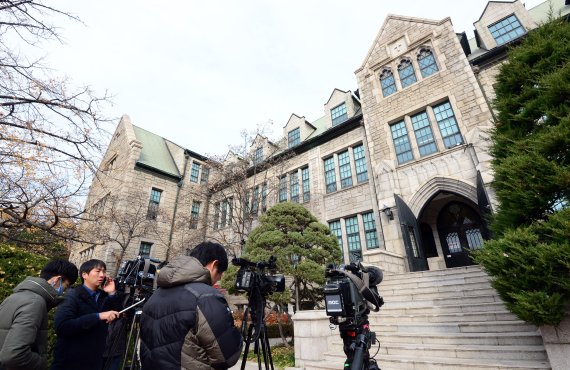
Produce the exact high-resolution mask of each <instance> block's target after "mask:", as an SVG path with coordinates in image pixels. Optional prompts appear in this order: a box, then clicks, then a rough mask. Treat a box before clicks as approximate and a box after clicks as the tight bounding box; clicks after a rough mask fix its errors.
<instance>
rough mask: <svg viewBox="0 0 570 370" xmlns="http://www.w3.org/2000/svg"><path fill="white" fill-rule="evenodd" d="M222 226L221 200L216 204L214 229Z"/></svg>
mask: <svg viewBox="0 0 570 370" xmlns="http://www.w3.org/2000/svg"><path fill="white" fill-rule="evenodd" d="M219 226H220V202H217V203H216V204H214V230H216V229H217V228H218V227H219Z"/></svg>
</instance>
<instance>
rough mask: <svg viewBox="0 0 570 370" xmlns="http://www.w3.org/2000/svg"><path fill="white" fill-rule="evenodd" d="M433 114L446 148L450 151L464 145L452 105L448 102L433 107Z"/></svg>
mask: <svg viewBox="0 0 570 370" xmlns="http://www.w3.org/2000/svg"><path fill="white" fill-rule="evenodd" d="M433 113H434V114H435V119H436V121H437V124H438V126H439V131H440V132H441V137H442V138H443V144H444V145H445V147H446V148H447V149H449V148H453V147H454V146H456V145H459V144H463V138H462V137H461V132H459V126H457V121H456V120H455V115H454V114H453V109H451V104H449V102H448V101H447V102H445V103H442V104H440V105H437V106H435V107H433Z"/></svg>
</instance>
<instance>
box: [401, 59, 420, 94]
mask: <svg viewBox="0 0 570 370" xmlns="http://www.w3.org/2000/svg"><path fill="white" fill-rule="evenodd" d="M398 74H399V75H400V83H401V85H402V87H406V86H410V85H411V84H413V83H414V82H416V81H417V78H416V74H415V72H414V66H413V65H412V61H411V60H409V59H403V60H402V61H401V62H400V64H398Z"/></svg>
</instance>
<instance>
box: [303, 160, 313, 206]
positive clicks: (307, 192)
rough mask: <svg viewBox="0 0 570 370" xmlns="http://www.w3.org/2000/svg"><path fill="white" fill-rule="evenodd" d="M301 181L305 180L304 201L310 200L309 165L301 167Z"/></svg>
mask: <svg viewBox="0 0 570 370" xmlns="http://www.w3.org/2000/svg"><path fill="white" fill-rule="evenodd" d="M301 181H302V182H303V202H308V201H309V200H311V188H310V183H309V167H304V168H301Z"/></svg>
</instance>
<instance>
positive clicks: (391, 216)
mask: <svg viewBox="0 0 570 370" xmlns="http://www.w3.org/2000/svg"><path fill="white" fill-rule="evenodd" d="M380 212H384V214H385V215H386V217H388V220H393V219H394V213H392V209H391V208H390V207H388V206H387V205H385V204H384V208H382V209H381V210H380Z"/></svg>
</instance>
